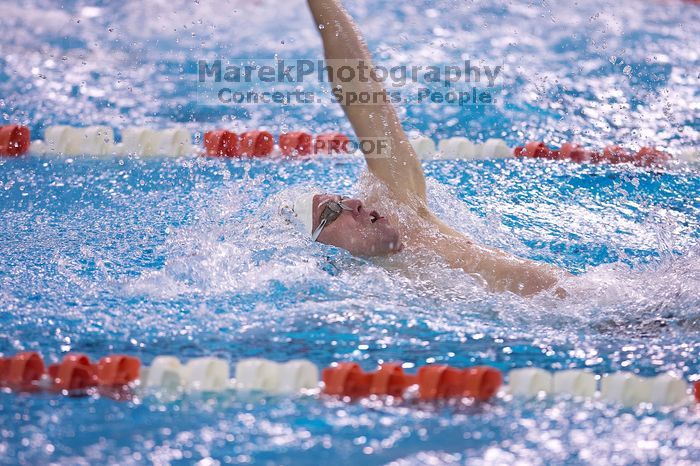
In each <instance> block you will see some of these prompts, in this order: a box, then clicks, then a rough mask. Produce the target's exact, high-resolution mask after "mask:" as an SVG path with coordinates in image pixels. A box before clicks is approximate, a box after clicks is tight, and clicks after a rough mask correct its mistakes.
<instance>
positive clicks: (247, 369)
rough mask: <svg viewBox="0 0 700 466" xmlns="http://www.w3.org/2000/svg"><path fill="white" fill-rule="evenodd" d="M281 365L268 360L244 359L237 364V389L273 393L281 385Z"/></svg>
mask: <svg viewBox="0 0 700 466" xmlns="http://www.w3.org/2000/svg"><path fill="white" fill-rule="evenodd" d="M279 366H280V365H279V364H278V363H276V362H273V361H268V360H267V359H261V358H250V359H243V360H242V361H239V362H238V364H236V375H235V377H236V388H238V389H239V390H251V391H253V390H254V391H258V390H259V391H265V392H272V391H274V390H276V389H277V387H278V385H279V375H280V368H279Z"/></svg>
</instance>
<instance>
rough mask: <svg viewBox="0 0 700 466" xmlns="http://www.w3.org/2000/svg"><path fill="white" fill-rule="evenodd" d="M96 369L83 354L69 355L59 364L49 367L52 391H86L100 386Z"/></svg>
mask: <svg viewBox="0 0 700 466" xmlns="http://www.w3.org/2000/svg"><path fill="white" fill-rule="evenodd" d="M95 369H96V368H95V367H94V366H93V365H92V363H91V362H90V358H88V357H87V356H86V355H84V354H81V353H68V354H67V355H65V356H64V357H63V361H61V362H60V363H59V364H52V365H50V366H49V377H50V378H51V389H52V390H54V391H64V390H67V391H74V390H85V389H88V388H92V387H96V386H97V385H98V382H97V376H96V374H95V372H96V370H95Z"/></svg>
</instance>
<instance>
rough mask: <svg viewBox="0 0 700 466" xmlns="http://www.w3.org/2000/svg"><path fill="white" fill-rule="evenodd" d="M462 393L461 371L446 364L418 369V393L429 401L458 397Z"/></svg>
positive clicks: (422, 398) (421, 397)
mask: <svg viewBox="0 0 700 466" xmlns="http://www.w3.org/2000/svg"><path fill="white" fill-rule="evenodd" d="M461 393H462V371H460V370H459V369H455V368H454V367H450V366H446V365H434V366H423V367H421V368H420V369H418V394H419V396H420V399H421V400H425V401H430V400H438V399H447V398H455V397H458V396H459V395H460V394H461Z"/></svg>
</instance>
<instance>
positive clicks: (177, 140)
mask: <svg viewBox="0 0 700 466" xmlns="http://www.w3.org/2000/svg"><path fill="white" fill-rule="evenodd" d="M192 152H193V150H192V135H191V134H190V132H189V131H187V130H186V129H185V128H169V129H166V130H163V131H159V132H158V148H157V154H158V155H168V156H174V157H180V156H183V155H189V154H191V153H192Z"/></svg>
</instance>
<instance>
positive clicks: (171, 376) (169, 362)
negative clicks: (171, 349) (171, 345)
mask: <svg viewBox="0 0 700 466" xmlns="http://www.w3.org/2000/svg"><path fill="white" fill-rule="evenodd" d="M184 372H185V371H184V367H183V366H182V364H181V363H180V360H179V359H178V358H176V357H175V356H157V357H156V358H155V359H154V360H153V362H152V363H151V366H150V367H147V368H142V369H141V377H140V378H141V385H142V386H143V387H146V388H165V389H170V390H172V389H177V388H179V387H180V386H181V385H182V382H183V379H184Z"/></svg>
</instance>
